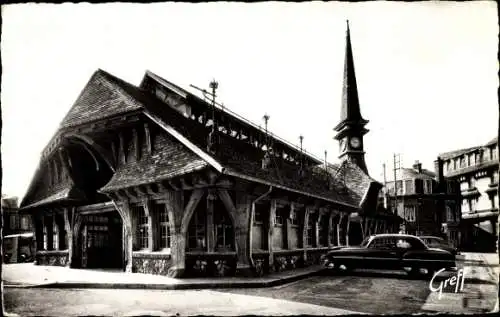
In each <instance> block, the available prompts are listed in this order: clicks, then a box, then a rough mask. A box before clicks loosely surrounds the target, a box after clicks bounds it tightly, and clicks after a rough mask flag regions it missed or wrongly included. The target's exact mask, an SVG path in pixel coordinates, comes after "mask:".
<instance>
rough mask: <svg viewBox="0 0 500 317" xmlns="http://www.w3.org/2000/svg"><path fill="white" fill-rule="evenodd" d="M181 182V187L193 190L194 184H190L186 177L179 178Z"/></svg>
mask: <svg viewBox="0 0 500 317" xmlns="http://www.w3.org/2000/svg"><path fill="white" fill-rule="evenodd" d="M179 182H180V183H181V188H182V189H183V190H191V189H193V185H192V184H188V182H187V181H186V177H184V176H183V177H181V178H180V179H179Z"/></svg>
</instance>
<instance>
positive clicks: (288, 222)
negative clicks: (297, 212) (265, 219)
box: [283, 203, 293, 250]
mask: <svg viewBox="0 0 500 317" xmlns="http://www.w3.org/2000/svg"><path fill="white" fill-rule="evenodd" d="M292 211H293V203H290V205H289V208H288V213H287V214H286V218H285V219H284V221H285V223H284V224H283V231H284V233H283V234H284V235H285V237H284V238H283V243H284V245H283V249H288V250H290V249H291V246H292V243H293V242H292V239H291V237H290V232H291V231H292V219H291V215H292Z"/></svg>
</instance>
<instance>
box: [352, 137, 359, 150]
mask: <svg viewBox="0 0 500 317" xmlns="http://www.w3.org/2000/svg"><path fill="white" fill-rule="evenodd" d="M360 145H361V141H360V140H359V138H356V137H354V138H352V139H351V146H352V147H353V148H358V147H359V146H360Z"/></svg>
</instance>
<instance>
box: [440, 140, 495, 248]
mask: <svg viewBox="0 0 500 317" xmlns="http://www.w3.org/2000/svg"><path fill="white" fill-rule="evenodd" d="M439 157H440V158H441V159H442V160H443V161H444V175H445V177H446V178H447V179H450V180H455V181H457V182H460V190H461V209H462V213H461V214H462V221H461V224H462V225H461V231H462V239H461V248H462V249H464V250H468V251H477V252H495V250H496V240H497V238H496V237H497V221H498V192H497V190H498V138H494V139H493V140H491V141H490V142H488V143H486V144H485V145H478V146H475V147H471V148H466V149H461V150H456V151H452V152H447V153H442V154H440V155H439Z"/></svg>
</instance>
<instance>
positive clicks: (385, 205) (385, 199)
mask: <svg viewBox="0 0 500 317" xmlns="http://www.w3.org/2000/svg"><path fill="white" fill-rule="evenodd" d="M382 166H383V168H384V208H387V196H388V195H389V191H388V190H387V177H386V175H385V163H384V164H382Z"/></svg>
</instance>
